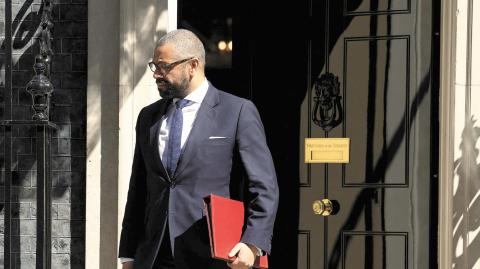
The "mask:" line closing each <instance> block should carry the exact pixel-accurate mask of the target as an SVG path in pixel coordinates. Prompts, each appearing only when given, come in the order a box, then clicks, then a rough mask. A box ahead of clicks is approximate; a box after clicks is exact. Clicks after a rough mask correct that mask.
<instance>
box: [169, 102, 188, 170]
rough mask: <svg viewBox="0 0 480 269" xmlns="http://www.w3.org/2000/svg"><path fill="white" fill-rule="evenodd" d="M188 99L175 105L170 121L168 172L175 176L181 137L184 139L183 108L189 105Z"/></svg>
mask: <svg viewBox="0 0 480 269" xmlns="http://www.w3.org/2000/svg"><path fill="white" fill-rule="evenodd" d="M188 102H189V101H188V100H185V99H180V100H178V101H177V102H176V103H175V105H176V109H175V111H174V112H173V115H172V119H171V121H170V130H169V134H168V147H167V167H166V168H167V172H168V174H169V175H170V176H173V173H175V169H176V168H177V163H178V159H179V158H180V152H181V147H180V144H181V139H182V127H183V114H182V108H184V107H185V106H187V105H188Z"/></svg>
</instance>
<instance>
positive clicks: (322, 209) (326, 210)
mask: <svg viewBox="0 0 480 269" xmlns="http://www.w3.org/2000/svg"><path fill="white" fill-rule="evenodd" d="M312 208H313V213H315V215H322V216H330V215H331V214H332V213H333V204H332V201H330V200H329V199H322V200H315V201H313V205H312Z"/></svg>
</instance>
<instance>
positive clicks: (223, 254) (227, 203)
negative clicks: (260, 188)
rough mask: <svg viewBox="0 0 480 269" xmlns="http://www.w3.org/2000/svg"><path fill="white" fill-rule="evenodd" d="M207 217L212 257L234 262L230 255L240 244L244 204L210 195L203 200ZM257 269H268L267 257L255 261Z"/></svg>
mask: <svg viewBox="0 0 480 269" xmlns="http://www.w3.org/2000/svg"><path fill="white" fill-rule="evenodd" d="M203 201H204V204H205V207H204V210H205V216H206V217H207V223H208V233H209V237H210V249H211V251H212V257H213V258H215V259H221V260H225V261H233V260H235V259H234V258H233V259H232V258H229V257H228V253H229V252H230V250H232V248H233V247H234V246H235V245H236V244H237V243H238V242H240V238H241V236H242V227H243V220H244V209H243V203H242V202H240V201H236V200H232V199H228V198H225V197H221V196H218V195H214V194H210V195H209V196H207V197H205V198H204V199H203ZM253 266H254V267H256V268H261V269H266V268H268V257H267V255H264V256H261V257H257V258H256V259H255V264H254V265H253Z"/></svg>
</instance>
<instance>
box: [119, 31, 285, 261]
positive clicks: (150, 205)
mask: <svg viewBox="0 0 480 269" xmlns="http://www.w3.org/2000/svg"><path fill="white" fill-rule="evenodd" d="M149 66H150V68H151V69H152V71H153V72H154V75H153V77H154V78H155V80H156V83H157V86H158V91H159V92H160V95H161V97H162V99H160V100H159V101H157V102H155V103H153V104H151V105H149V106H147V107H145V108H143V109H142V111H141V112H140V114H139V116H138V120H137V125H136V147H135V155H134V160H133V168H132V175H131V179H130V186H129V191H128V198H127V204H126V208H125V215H124V219H123V224H122V233H121V239H120V249H119V257H120V259H121V262H122V264H123V268H124V269H127V268H135V269H152V268H155V269H167V268H182V269H183V268H188V269H190V268H209V269H210V268H228V267H227V265H228V266H230V267H232V268H249V267H250V266H251V265H252V264H253V262H254V259H255V256H258V255H265V254H268V253H269V252H270V248H271V238H272V232H273V225H274V220H275V215H276V211H277V206H278V186H277V179H276V174H275V168H274V166H273V161H272V157H271V154H270V151H269V149H268V147H267V144H266V139H265V133H264V129H263V125H262V122H261V120H260V116H259V114H258V111H257V109H256V108H255V106H254V104H253V103H252V102H250V101H249V100H246V99H243V98H240V97H236V96H234V95H231V94H228V93H226V92H223V91H220V90H218V89H216V88H215V87H213V86H212V85H211V84H210V83H209V82H208V80H207V79H206V77H205V73H204V70H205V50H204V47H203V44H202V42H201V41H200V40H199V39H198V37H197V36H195V34H193V33H192V32H190V31H188V30H176V31H172V32H169V33H168V34H166V35H165V36H163V37H162V38H161V39H160V41H159V43H158V45H157V47H156V48H155V51H154V56H153V61H152V62H151V63H149ZM235 154H238V155H239V156H240V159H241V161H242V164H243V167H244V168H245V171H246V175H247V177H246V180H247V182H246V184H245V186H246V188H245V190H244V193H245V197H248V199H246V200H245V201H244V203H245V209H246V210H245V218H246V221H245V225H244V231H243V234H242V238H241V240H240V242H239V243H238V244H237V245H236V246H235V247H234V248H233V249H232V251H231V252H230V256H231V257H235V261H234V262H231V263H226V262H224V261H220V260H214V259H211V258H210V255H211V254H210V249H209V238H208V230H207V226H206V222H205V218H204V217H203V202H202V201H203V197H205V196H207V195H209V194H216V195H220V196H224V197H230V196H231V191H232V188H233V187H234V184H232V181H231V177H230V174H231V170H232V158H233V156H234V155H235Z"/></svg>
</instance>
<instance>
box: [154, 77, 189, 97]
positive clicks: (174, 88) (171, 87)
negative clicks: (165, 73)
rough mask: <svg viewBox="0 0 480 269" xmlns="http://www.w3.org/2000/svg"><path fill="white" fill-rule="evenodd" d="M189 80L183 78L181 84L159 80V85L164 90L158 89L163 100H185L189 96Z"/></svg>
mask: <svg viewBox="0 0 480 269" xmlns="http://www.w3.org/2000/svg"><path fill="white" fill-rule="evenodd" d="M188 83H189V81H188V79H187V78H183V79H182V80H180V82H179V83H175V84H174V83H172V82H170V81H167V80H164V79H157V85H160V84H161V85H162V87H163V89H162V90H160V89H158V92H159V93H160V96H161V97H162V98H166V99H168V98H184V97H185V96H187V88H188Z"/></svg>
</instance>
